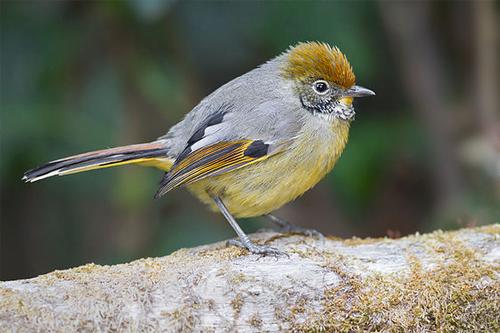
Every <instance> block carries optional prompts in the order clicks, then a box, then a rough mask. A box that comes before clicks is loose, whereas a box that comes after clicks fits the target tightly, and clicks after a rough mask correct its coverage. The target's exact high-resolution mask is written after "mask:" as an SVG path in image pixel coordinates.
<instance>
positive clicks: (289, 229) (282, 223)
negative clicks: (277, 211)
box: [267, 215, 325, 239]
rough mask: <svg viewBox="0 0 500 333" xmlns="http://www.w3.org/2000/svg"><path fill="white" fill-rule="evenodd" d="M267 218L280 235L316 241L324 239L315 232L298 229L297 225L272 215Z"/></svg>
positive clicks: (320, 234)
mask: <svg viewBox="0 0 500 333" xmlns="http://www.w3.org/2000/svg"><path fill="white" fill-rule="evenodd" d="M267 217H268V218H269V219H270V220H271V221H272V222H273V223H274V224H276V225H277V226H278V232H280V233H283V234H285V233H289V234H298V235H304V236H307V237H314V238H318V239H324V238H325V236H323V234H322V233H321V232H319V231H317V230H314V229H307V228H303V227H300V226H298V225H295V224H292V223H290V222H288V221H286V220H284V219H282V218H279V217H277V216H274V215H267Z"/></svg>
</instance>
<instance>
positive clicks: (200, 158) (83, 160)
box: [23, 41, 375, 255]
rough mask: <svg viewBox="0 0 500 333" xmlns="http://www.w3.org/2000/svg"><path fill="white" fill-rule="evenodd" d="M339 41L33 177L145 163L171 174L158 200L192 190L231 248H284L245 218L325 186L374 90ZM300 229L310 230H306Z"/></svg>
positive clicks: (272, 63)
mask: <svg viewBox="0 0 500 333" xmlns="http://www.w3.org/2000/svg"><path fill="white" fill-rule="evenodd" d="M355 82H356V77H355V75H354V72H353V69H352V66H351V64H350V63H349V61H348V60H347V57H346V56H345V54H344V53H342V52H341V51H340V49H339V48H338V47H336V46H331V45H329V44H327V43H323V42H317V41H311V42H299V43H297V44H295V45H292V46H290V47H288V48H287V49H286V50H285V51H284V52H282V53H281V54H279V55H277V56H276V57H274V58H272V59H271V60H269V61H267V62H265V63H263V64H262V65H260V66H258V67H256V68H254V69H252V70H250V71H249V72H247V73H245V74H243V75H241V76H239V77H236V78H235V79H233V80H231V81H229V82H228V83H226V84H224V85H222V86H221V87H219V88H218V89H216V90H215V91H213V92H212V93H211V94H209V95H208V96H207V97H205V98H204V99H202V100H201V101H200V102H199V104H197V105H196V106H195V107H194V108H193V109H192V110H191V111H190V112H188V113H187V114H186V115H185V117H184V119H182V120H181V121H180V122H178V123H177V124H175V125H174V126H172V127H171V128H170V129H169V130H168V132H167V133H166V134H165V135H163V136H160V137H159V138H158V139H156V140H154V141H151V142H147V143H141V144H133V145H127V146H122V147H116V148H110V149H104V150H97V151H92V152H88V153H84V154H79V155H74V156H70V157H66V158H62V159H58V160H55V161H52V162H49V163H47V164H44V165H42V166H40V167H38V168H35V169H32V170H29V171H27V172H26V173H25V174H24V177H23V180H24V181H25V182H30V183H31V182H35V181H38V180H41V179H44V178H48V177H51V176H62V175H68V174H73V173H78V172H83V171H89V170H94V169H102V168H108V167H114V166H120V165H128V164H136V165H143V166H150V167H156V168H159V169H161V170H163V171H165V174H164V175H163V177H162V179H161V181H160V184H159V189H158V191H157V192H156V194H155V198H159V197H161V196H163V195H165V194H166V193H168V192H170V191H171V190H173V189H175V188H179V187H186V188H187V189H188V190H189V191H190V192H192V193H193V194H194V196H196V197H197V198H198V199H200V200H201V201H202V202H203V203H205V204H206V205H208V207H209V208H210V209H211V210H213V211H219V212H220V213H222V215H223V216H224V217H225V219H226V220H227V221H228V222H229V224H230V225H231V227H232V228H233V229H234V231H235V232H236V234H237V236H238V239H233V240H231V241H230V244H232V245H237V246H240V247H242V248H245V249H247V250H248V251H249V252H250V253H253V254H260V255H268V254H272V255H276V254H281V253H282V252H280V251H279V250H277V249H276V248H274V247H271V246H267V245H260V244H257V243H255V242H253V241H251V240H250V238H249V237H248V236H247V235H246V234H245V232H244V231H243V230H242V229H241V227H240V226H239V224H238V223H237V221H236V218H246V217H256V216H268V217H269V218H271V220H272V221H274V222H276V223H278V224H279V225H281V226H282V227H285V228H288V229H287V230H291V229H293V226H292V225H291V224H289V223H288V222H286V221H284V220H282V219H280V218H278V217H276V216H274V215H272V212H273V211H274V210H276V209H278V208H280V207H282V206H283V205H285V204H287V203H288V202H290V201H293V200H295V199H296V198H298V197H299V196H301V195H302V194H303V193H304V192H306V191H307V190H309V189H310V188H312V187H313V186H314V185H316V184H317V183H318V182H319V181H320V180H321V179H322V178H323V177H324V176H325V175H326V174H327V173H329V172H330V171H331V170H332V169H333V167H334V165H335V163H336V162H337V160H338V159H339V157H340V155H341V153H342V152H343V150H344V148H345V147H346V144H347V141H348V137H349V129H350V126H351V123H352V121H353V120H354V118H355V110H354V106H353V99H354V98H357V97H364V96H372V95H375V93H374V92H373V91H372V90H370V89H367V88H364V87H361V86H358V85H356V84H355ZM297 230H300V231H305V230H306V229H302V228H300V227H297Z"/></svg>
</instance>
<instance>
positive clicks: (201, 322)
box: [0, 225, 500, 332]
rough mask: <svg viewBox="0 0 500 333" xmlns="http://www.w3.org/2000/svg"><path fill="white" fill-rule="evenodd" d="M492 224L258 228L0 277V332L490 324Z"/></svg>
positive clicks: (495, 235)
mask: <svg viewBox="0 0 500 333" xmlns="http://www.w3.org/2000/svg"><path fill="white" fill-rule="evenodd" d="M499 235H500V225H492V226H487V227H481V228H474V229H463V230H459V231H455V232H441V231H437V232H434V233H431V234H427V235H418V234H417V235H413V236H409V237H405V238H401V239H397V240H392V239H347V240H341V239H335V238H327V239H325V240H317V239H313V238H307V237H302V236H296V235H279V234H276V233H259V234H254V235H251V238H252V239H254V240H255V241H257V242H259V243H267V244H269V245H272V246H275V247H277V248H279V249H281V250H282V251H286V252H287V253H288V254H289V257H286V256H283V257H278V258H274V257H260V256H257V255H249V254H248V253H247V252H246V251H243V250H241V249H239V248H236V247H234V246H230V247H226V246H225V243H216V244H213V245H207V246H201V247H197V248H193V249H181V250H179V251H177V252H175V253H173V254H171V255H169V256H166V257H161V258H147V259H141V260H137V261H134V262H131V263H127V264H121V265H115V266H99V265H94V264H88V265H85V266H82V267H77V268H74V269H69V270H64V271H55V272H52V273H49V274H46V275H42V276H39V277H36V278H33V279H29V280H19V281H8V282H1V283H0V331H1V332H7V331H15V332H35V331H43V332H50V331H57V332H74V331H84V332H85V331H88V332H96V331H119V332H136V331H151V332H158V331H166V332H181V331H182V332H282V331H298V332H302V331H308V332H318V331H325V332H352V331H383V332H402V331H406V332H424V331H425V332H428V331H438V332H452V331H453V332H457V331H463V332H476V331H477V332H498V331H499V330H500V324H499V318H498V317H499V316H498V314H499V313H500V283H499V275H500V270H499V268H500V237H499Z"/></svg>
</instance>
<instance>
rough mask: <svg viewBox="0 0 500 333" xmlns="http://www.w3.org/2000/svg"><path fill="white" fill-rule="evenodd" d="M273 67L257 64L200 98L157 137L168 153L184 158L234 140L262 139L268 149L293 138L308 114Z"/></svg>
mask: <svg viewBox="0 0 500 333" xmlns="http://www.w3.org/2000/svg"><path fill="white" fill-rule="evenodd" d="M276 66H277V64H275V63H267V64H265V65H263V66H262V67H259V68H256V69H254V70H252V71H250V72H248V73H246V74H244V75H242V76H240V77H238V78H236V79H234V80H233V81H231V82H229V83H227V84H225V85H224V86H222V87H220V88H219V89H217V90H216V91H215V92H213V93H212V94H211V95H209V96H208V97H206V98H205V99H204V100H202V101H201V102H200V103H199V104H198V105H197V106H196V107H195V108H194V109H193V110H192V111H191V112H189V113H188V114H187V115H186V117H185V118H184V120H182V121H181V122H179V123H178V124H176V125H175V126H173V127H172V128H171V129H170V131H169V132H168V133H167V134H166V135H165V136H163V137H161V138H160V139H162V140H166V146H167V147H168V149H169V155H170V156H171V157H174V158H178V157H179V156H181V157H185V156H187V155H188V154H190V153H192V152H194V151H196V150H198V149H200V148H204V147H208V146H210V145H214V144H216V143H220V142H230V141H236V140H255V141H257V140H259V141H263V142H264V143H266V144H267V145H269V148H270V149H269V152H273V151H275V150H276V149H277V148H278V147H283V146H284V145H286V144H287V143H289V142H290V141H292V139H293V138H294V137H295V136H297V135H298V133H299V131H300V129H301V128H302V124H303V123H304V119H305V117H306V116H307V115H306V112H305V110H303V109H302V107H301V105H300V100H299V99H298V98H297V97H296V96H295V95H294V93H293V89H292V87H291V85H289V84H287V83H286V82H283V79H282V78H280V77H278V74H276V70H273V69H274V67H276ZM279 84H281V85H282V86H278V87H277V85H279ZM277 88H278V89H277Z"/></svg>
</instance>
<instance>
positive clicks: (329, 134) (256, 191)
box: [187, 118, 349, 217]
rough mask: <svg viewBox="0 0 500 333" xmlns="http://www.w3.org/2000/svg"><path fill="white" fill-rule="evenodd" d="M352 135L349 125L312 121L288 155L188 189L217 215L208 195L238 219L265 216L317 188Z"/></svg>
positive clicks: (284, 154)
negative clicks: (216, 198)
mask: <svg viewBox="0 0 500 333" xmlns="http://www.w3.org/2000/svg"><path fill="white" fill-rule="evenodd" d="M348 134H349V123H348V122H346V121H342V120H339V119H336V118H334V119H333V120H332V121H331V122H326V121H324V119H319V118H318V119H317V120H316V121H309V122H308V123H307V124H306V125H305V126H304V128H303V129H302V130H301V132H300V134H299V135H298V137H297V139H296V140H295V141H294V143H293V144H292V145H291V146H290V147H289V148H288V149H287V150H285V151H284V152H281V153H278V154H276V155H273V156H271V157H269V158H268V159H265V160H262V161H259V162H256V163H254V164H251V165H249V166H245V167H242V168H240V169H237V170H233V171H231V172H228V173H225V174H222V175H219V176H214V177H208V178H204V179H201V180H198V181H197V182H195V183H192V184H189V185H187V187H188V189H189V190H190V191H191V192H193V193H194V194H195V195H196V196H197V197H198V198H199V199H200V200H201V201H203V202H204V203H206V204H207V205H209V206H210V207H211V208H212V209H213V210H215V211H217V207H216V205H215V204H214V203H213V200H212V199H211V198H210V196H209V194H208V193H211V194H214V195H217V196H219V197H220V198H221V199H222V200H223V201H224V203H225V204H226V206H227V207H228V209H229V211H230V212H231V213H232V214H233V215H234V216H235V217H252V216H260V215H264V214H267V213H270V212H272V211H273V210H275V209H278V208H280V207H281V206H283V205H284V204H286V203H288V202H290V201H292V200H294V199H296V198H297V197H299V196H300V195H302V194H303V193H304V192H305V191H307V190H308V189H310V188H311V187H313V186H314V185H316V184H317V183H318V182H319V181H320V180H321V179H322V178H323V177H324V176H325V175H326V174H327V173H328V172H329V171H330V170H331V169H332V168H333V166H334V164H335V162H336V161H337V159H338V158H339V156H340V154H341V153H342V151H343V150H344V147H345V145H346V143H347V139H348Z"/></svg>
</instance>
